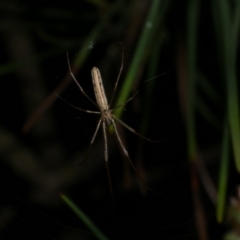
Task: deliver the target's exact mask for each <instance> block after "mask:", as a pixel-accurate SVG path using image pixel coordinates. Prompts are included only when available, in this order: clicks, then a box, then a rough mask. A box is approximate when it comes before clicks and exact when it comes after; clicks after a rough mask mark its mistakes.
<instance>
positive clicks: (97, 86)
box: [91, 67, 113, 125]
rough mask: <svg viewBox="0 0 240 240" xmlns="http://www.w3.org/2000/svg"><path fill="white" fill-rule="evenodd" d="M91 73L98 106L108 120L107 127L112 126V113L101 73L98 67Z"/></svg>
mask: <svg viewBox="0 0 240 240" xmlns="http://www.w3.org/2000/svg"><path fill="white" fill-rule="evenodd" d="M91 73H92V82H93V89H94V93H95V98H96V101H97V105H98V107H99V109H100V112H101V115H102V117H103V118H104V119H105V120H106V123H107V125H110V124H112V118H113V117H112V113H111V111H110V110H109V105H108V101H107V97H106V94H105V90H104V86H103V82H102V77H101V73H100V71H99V69H98V68H97V67H93V68H92V70H91Z"/></svg>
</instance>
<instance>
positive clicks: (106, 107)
mask: <svg viewBox="0 0 240 240" xmlns="http://www.w3.org/2000/svg"><path fill="white" fill-rule="evenodd" d="M123 60H124V53H123V52H122V63H121V67H120V70H119V74H118V77H117V80H116V82H115V86H114V89H113V93H112V96H111V100H110V103H109V104H108V101H107V98H106V94H105V90H104V86H103V82H102V78H101V74H100V71H99V69H98V68H97V67H93V68H92V70H91V74H92V82H93V88H94V93H95V98H96V101H97V103H95V102H94V101H93V100H92V99H91V98H90V97H89V96H88V95H87V94H86V93H85V91H84V90H83V88H82V87H81V85H80V84H79V82H78V81H77V79H76V77H75V76H74V74H73V72H72V70H71V65H70V61H69V57H68V54H67V61H68V68H69V72H70V75H71V76H72V78H73V80H74V82H75V83H76V84H77V86H78V88H79V89H80V91H81V92H82V94H83V95H84V96H85V97H86V98H88V99H89V100H90V101H91V102H92V103H93V104H94V105H95V106H96V107H98V108H99V111H91V110H85V109H82V108H79V107H76V106H74V105H71V104H70V105H71V106H72V107H74V108H76V109H78V110H80V111H83V112H87V113H91V114H99V115H101V117H100V119H99V121H98V124H97V127H96V130H95V132H94V134H93V136H92V139H91V142H90V146H89V149H90V148H91V146H92V144H93V143H94V140H95V138H96V135H97V133H98V130H99V127H100V125H101V124H102V129H103V137H104V158H105V164H106V169H107V175H108V180H109V187H110V192H111V195H112V196H113V190H112V183H111V177H110V171H109V166H108V144H107V134H106V128H107V127H108V126H110V125H113V128H114V130H115V133H116V136H117V140H118V142H119V144H120V147H121V149H122V151H123V153H124V155H125V157H126V158H127V159H128V161H129V163H130V164H131V166H132V168H133V169H134V171H135V172H136V174H137V176H138V177H139V179H140V181H141V182H142V183H143V185H144V186H145V187H146V188H147V189H148V190H151V191H153V192H155V191H154V190H152V189H151V188H149V187H148V186H147V185H146V183H145V181H144V179H143V177H142V176H141V175H140V174H139V173H138V171H137V169H136V167H135V165H134V164H133V162H132V160H131V158H130V156H129V154H128V151H127V149H126V148H125V146H124V144H123V142H122V140H121V138H120V136H119V133H118V130H117V127H116V122H115V121H117V122H118V123H120V124H121V125H122V126H124V127H125V128H127V129H128V130H129V131H131V132H133V133H134V134H136V135H138V136H139V137H141V138H143V139H145V140H147V141H150V142H159V141H153V140H151V139H149V138H146V137H144V136H143V135H141V134H139V133H138V132H136V131H135V130H134V129H133V128H131V127H130V126H128V125H127V124H126V123H124V122H123V121H121V120H120V119H119V118H117V117H116V116H115V115H114V114H113V110H114V109H116V108H118V107H121V106H124V105H125V104H127V103H128V102H129V101H131V100H132V99H133V97H134V96H135V95H136V94H137V93H135V94H134V95H133V96H132V97H131V98H129V99H128V100H127V101H126V102H125V103H123V104H121V105H119V106H117V107H116V108H114V109H110V107H111V104H112V101H113V97H114V94H115V92H116V89H117V86H118V82H119V79H120V76H121V73H122V70H123Z"/></svg>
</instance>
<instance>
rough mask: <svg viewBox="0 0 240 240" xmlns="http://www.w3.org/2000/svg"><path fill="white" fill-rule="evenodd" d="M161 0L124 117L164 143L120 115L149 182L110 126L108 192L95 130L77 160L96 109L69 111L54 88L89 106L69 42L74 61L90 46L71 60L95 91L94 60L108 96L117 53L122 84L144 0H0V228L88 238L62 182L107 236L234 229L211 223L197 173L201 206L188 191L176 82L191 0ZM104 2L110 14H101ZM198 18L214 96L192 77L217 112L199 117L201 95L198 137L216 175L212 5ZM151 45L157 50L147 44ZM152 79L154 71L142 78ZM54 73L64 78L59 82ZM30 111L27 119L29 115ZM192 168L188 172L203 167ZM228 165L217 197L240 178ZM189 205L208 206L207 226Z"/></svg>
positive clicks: (13, 234)
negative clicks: (71, 72)
mask: <svg viewBox="0 0 240 240" xmlns="http://www.w3.org/2000/svg"><path fill="white" fill-rule="evenodd" d="M162 2H163V3H162V7H165V9H166V10H165V11H164V14H163V15H162V16H160V15H159V23H158V22H154V24H158V25H159V26H158V28H157V31H156V32H155V33H154V35H153V37H152V38H151V40H150V41H149V43H148V45H147V47H145V48H144V54H143V58H142V60H141V64H140V66H139V71H138V73H137V77H136V80H134V84H133V86H132V87H131V94H134V93H135V92H136V91H137V90H139V93H138V94H137V96H136V97H135V98H134V99H133V100H132V101H131V102H130V103H129V104H127V105H126V106H125V107H124V111H123V115H122V116H121V119H122V120H123V121H124V122H126V123H127V124H129V125H130V126H131V127H133V128H134V129H135V130H136V131H137V132H139V133H142V134H143V135H144V136H147V137H150V138H151V139H154V140H161V142H159V143H149V142H147V141H144V140H142V139H140V138H139V137H138V136H136V135H134V134H132V133H131V132H129V131H128V130H127V129H125V128H123V127H121V126H119V133H120V135H121V138H122V139H123V141H124V144H125V146H126V149H128V151H129V154H130V156H131V159H132V160H133V162H134V163H135V165H136V166H137V168H138V169H139V173H140V174H142V175H143V176H144V177H145V181H146V183H147V186H148V187H150V188H151V189H152V190H153V191H151V190H147V189H146V186H144V185H143V184H142V183H141V182H140V181H139V179H138V177H137V175H136V173H135V172H134V171H133V169H132V168H131V167H130V165H129V164H128V161H127V159H126V158H125V157H124V155H123V153H122V150H121V149H120V147H119V144H118V142H117V140H116V137H115V135H114V132H111V131H109V132H108V143H109V144H108V147H109V151H108V152H109V169H110V174H111V180H112V186H113V193H114V196H111V194H110V191H109V182H108V178H107V172H106V168H105V164H104V141H103V135H102V129H100V131H99V134H98V136H97V138H96V140H95V142H94V144H93V146H92V148H91V150H90V152H89V155H88V157H87V159H86V161H85V162H84V163H83V164H80V165H79V163H82V162H83V160H84V159H85V156H86V153H87V151H88V150H87V149H88V147H89V144H90V141H91V138H92V136H93V133H94V131H95V128H96V125H97V122H98V117H99V116H96V115H94V114H88V113H84V112H81V111H77V110H76V109H74V108H72V107H71V106H70V105H69V104H67V103H66V102H64V101H63V100H61V99H60V98H58V97H57V96H56V95H54V94H58V95H61V97H62V98H63V99H64V100H65V101H67V102H69V103H70V104H73V105H75V106H78V107H80V108H83V109H89V110H93V111H97V109H96V107H95V106H94V105H93V104H92V103H91V102H89V101H88V99H87V98H85V97H84V96H83V95H82V94H81V92H80V91H79V89H78V87H77V86H76V84H75V83H73V82H71V83H70V81H66V76H69V72H68V66H67V57H66V52H67V51H68V52H69V56H70V57H69V58H70V61H71V62H72V63H73V62H74V61H75V60H74V59H75V58H76V57H79V56H80V55H81V54H85V53H86V52H87V54H88V57H86V59H85V60H84V62H83V63H82V65H81V66H80V65H77V64H76V67H75V68H74V71H75V72H76V78H77V79H78V81H79V82H80V83H81V86H82V87H83V89H84V90H85V91H86V92H87V94H89V95H90V96H91V97H92V98H93V99H94V95H93V89H92V81H91V74H90V71H91V68H92V67H93V66H97V67H98V68H99V69H100V71H101V74H102V78H103V82H104V86H105V89H106V93H107V96H109V98H110V96H111V93H112V90H113V87H114V83H115V81H116V79H117V76H118V73H119V69H120V66H121V57H122V54H123V53H124V61H123V63H124V69H123V72H122V75H121V79H120V83H119V88H118V90H120V89H121V86H122V84H123V81H124V79H125V76H126V75H127V73H128V71H129V67H130V65H131V63H132V61H133V58H134V56H135V51H136V46H137V44H138V41H139V39H140V36H141V30H142V28H143V27H144V24H145V19H146V16H147V13H148V9H149V8H150V5H151V1H147V0H140V1H78V2H76V1H71V0H69V1H62V2H59V1H26V0H21V1H1V3H0V29H1V45H0V49H1V54H0V61H1V65H0V74H1V87H0V110H1V118H0V136H1V137H0V141H1V142H0V150H1V151H0V158H1V161H0V190H1V198H0V239H61V240H64V239H96V237H95V236H94V234H93V233H92V232H91V231H89V229H88V228H87V227H86V226H85V224H84V223H83V222H82V221H81V220H80V219H78V218H77V216H76V215H75V214H74V212H72V210H71V209H70V208H69V207H68V206H67V205H66V204H65V203H64V202H63V201H62V199H61V198H60V195H59V194H60V193H64V194H65V195H67V196H68V197H69V198H70V199H72V201H74V202H75V203H76V205H77V206H78V207H79V208H81V209H82V211H83V212H85V213H86V215H87V216H88V217H89V218H90V219H91V220H92V221H93V222H94V223H95V224H96V225H97V226H98V227H99V228H100V229H101V231H102V232H103V233H104V234H105V235H106V236H107V237H108V238H109V239H141V238H143V239H164V240H165V239H198V237H199V235H198V230H199V229H200V231H201V228H206V229H207V232H208V237H209V238H206V239H221V238H222V236H223V234H224V232H225V231H226V229H228V228H229V229H230V230H231V227H230V226H229V225H227V223H226V222H228V219H226V220H224V222H223V223H222V224H218V223H217V221H216V217H215V215H216V214H215V213H216V206H215V204H214V203H212V201H211V200H210V198H209V197H208V194H207V193H206V191H205V187H204V186H203V185H202V183H201V181H200V180H199V181H198V185H197V188H198V190H199V193H200V195H199V199H201V206H202V208H201V209H200V208H199V209H198V208H197V207H196V206H194V204H193V201H192V198H193V189H192V187H191V184H190V182H191V180H190V179H192V176H191V171H190V168H191V165H190V164H189V160H188V152H187V140H186V128H185V119H186V113H185V112H184V110H183V108H182V107H181V106H180V105H181V102H182V101H183V99H181V97H182V95H181V94H180V89H181V88H184V87H186V86H184V84H183V82H182V81H181V79H180V77H181V76H182V75H181V74H180V73H181V72H185V73H186V71H187V70H186V63H185V62H186V61H185V60H186V55H187V49H188V48H187V40H186V39H187V31H188V29H187V17H186V15H187V11H188V7H189V2H188V1H167V2H168V3H167V4H166V1H165V2H164V1H162ZM118 5H119V6H118ZM112 9H114V11H113V10H112ZM109 11H113V12H112V15H111V16H110V17H109V18H108V19H107V21H105V20H104V18H105V17H106V15H107V14H108V13H109ZM198 18H199V19H198V25H197V28H198V30H197V32H198V40H197V41H198V44H197V50H196V52H197V56H198V57H197V66H198V70H199V73H201V74H203V75H204V76H205V78H206V79H207V82H209V83H211V85H212V87H213V88H214V91H215V92H214V93H212V95H214V94H215V93H216V96H217V97H216V99H217V100H216V101H212V98H210V97H209V96H208V95H207V94H206V93H205V92H204V91H202V90H201V89H200V88H199V90H198V93H199V95H200V96H201V99H203V100H204V102H205V103H206V106H207V107H208V110H209V111H210V113H211V114H212V115H213V117H214V120H216V121H215V122H214V121H212V122H211V121H208V120H209V118H208V116H207V114H206V112H205V113H204V111H201V109H203V107H202V106H200V110H199V109H198V110H196V115H195V120H196V132H197V143H198V147H199V149H200V151H201V154H202V157H203V159H204V164H205V167H206V169H207V171H208V172H209V175H210V177H211V179H212V181H213V183H214V185H215V186H217V181H218V174H219V173H218V170H219V158H220V152H221V141H222V137H221V136H222V124H223V119H224V111H225V108H226V101H225V98H226V96H225V87H224V80H223V79H222V78H223V77H222V75H221V70H220V69H221V66H220V65H219V63H218V58H219V55H218V52H217V51H218V49H217V43H216V39H215V34H214V28H215V25H214V20H213V13H212V4H210V3H209V2H208V1H201V5H200V7H199V16H198ZM160 19H161V20H160ZM104 21H105V22H104ZM98 24H102V26H101V31H100V32H97V31H96V35H95V36H94V34H93V36H94V37H92V38H91V37H90V39H89V40H87V39H88V38H89V35H90V33H91V32H92V31H93V29H94V28H95V27H96V26H97V25H98ZM119 42H120V43H121V44H119ZM158 44H161V47H160V48H159V49H160V50H157V49H156V48H157V46H158ZM122 46H124V50H123V49H122ZM156 51H158V52H157V58H156V59H155V61H153V60H152V56H153V54H154V53H155V52H156ZM155 55H156V54H155ZM153 63H154V64H155V68H154V71H153V72H152V74H153V75H151V71H150V70H149V69H150V68H151V67H152V65H153ZM180 63H182V64H180ZM150 78H154V79H152V80H151V81H147V82H145V81H146V80H148V79H150ZM64 79H65V80H64ZM63 81H65V82H67V84H66V85H65V86H64V87H63V88H62V91H59V89H58V88H57V87H58V86H59V85H60V84H61V83H62V82H63ZM68 82H69V83H70V84H68ZM119 92H120V91H117V92H116V95H115V98H114V99H115V100H117V99H118V94H119ZM49 96H50V97H49ZM214 96H215V95H214ZM49 98H50V99H51V100H52V101H48V100H47V99H49ZM94 100H95V99H94ZM115 102H116V101H114V103H115ZM113 105H114V104H113ZM201 107H202V108H201ZM36 113H37V114H38V115H34V116H36V118H35V121H34V122H31V123H32V125H31V124H30V122H29V121H28V120H29V119H32V116H33V115H32V114H36ZM23 127H24V128H23ZM198 171H200V173H196V176H195V177H196V178H197V179H199V175H201V170H199V169H198ZM229 176H230V177H229V184H228V186H229V187H228V196H227V200H226V201H227V202H226V204H228V202H229V197H230V195H234V194H235V189H236V185H237V184H238V178H239V176H238V175H237V173H236V170H235V168H234V163H233V161H232V160H231V161H230V169H229ZM113 197H114V199H113ZM197 211H202V212H204V214H205V218H204V219H203V223H204V226H199V225H198V224H197V223H196V222H195V219H196V215H197ZM196 224H197V225H198V227H196ZM197 229H198V230H197ZM199 239H200V238H199ZM202 239H203V238H202Z"/></svg>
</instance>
